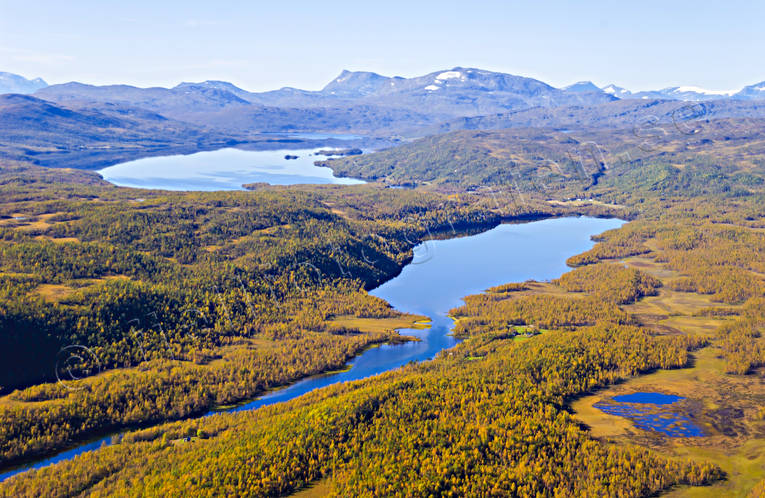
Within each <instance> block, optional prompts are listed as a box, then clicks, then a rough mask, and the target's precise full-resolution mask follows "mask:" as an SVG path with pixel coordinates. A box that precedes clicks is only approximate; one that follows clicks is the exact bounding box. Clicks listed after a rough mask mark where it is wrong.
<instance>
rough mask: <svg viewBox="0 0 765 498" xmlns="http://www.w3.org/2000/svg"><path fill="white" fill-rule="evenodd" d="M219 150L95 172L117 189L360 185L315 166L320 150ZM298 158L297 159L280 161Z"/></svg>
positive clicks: (351, 179) (149, 158) (319, 157)
mask: <svg viewBox="0 0 765 498" xmlns="http://www.w3.org/2000/svg"><path fill="white" fill-rule="evenodd" d="M328 148H331V147H322V148H320V149H308V150H305V149H303V150H259V151H252V150H242V149H232V148H229V149H219V150H214V151H207V152H197V153H195V154H187V155H175V156H158V157H146V158H143V159H137V160H135V161H129V162H126V163H121V164H117V165H114V166H109V167H108V168H104V169H102V170H100V171H99V173H100V174H101V176H103V177H104V179H105V180H107V181H109V182H111V183H113V184H115V185H120V186H122V187H135V188H149V189H163V190H208V191H212V190H242V184H246V183H258V182H263V183H269V184H271V185H295V184H299V183H339V184H344V185H351V184H357V183H364V182H363V181H362V180H356V179H353V178H337V177H335V176H334V175H333V174H332V170H331V169H329V168H322V167H319V166H315V165H314V164H313V163H314V161H320V160H324V159H326V157H325V156H321V155H316V152H318V151H319V150H322V149H324V150H326V149H328ZM285 156H297V159H285Z"/></svg>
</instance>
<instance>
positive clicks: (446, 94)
mask: <svg viewBox="0 0 765 498" xmlns="http://www.w3.org/2000/svg"><path fill="white" fill-rule="evenodd" d="M0 83H1V84H0V93H3V92H10V93H6V94H4V95H0V111H2V112H1V113H0V158H2V157H6V158H7V157H13V158H15V159H20V160H23V159H24V158H26V159H28V160H33V161H35V162H37V163H39V164H43V163H44V164H49V165H50V164H52V165H70V166H71V165H74V166H76V167H82V166H81V165H84V164H88V161H90V160H91V158H92V157H94V155H95V154H96V153H98V154H100V156H99V157H103V154H104V151H111V152H109V153H110V154H112V155H113V156H114V158H115V159H116V158H117V156H119V157H122V156H123V155H129V154H130V151H129V150H128V149H127V148H126V147H125V144H126V143H133V144H136V147H135V150H136V153H140V154H144V153H156V151H157V150H159V149H160V148H161V147H164V146H167V147H171V146H172V147H176V148H178V147H180V148H187V149H192V148H193V147H195V146H198V147H207V148H209V147H213V146H214V144H221V143H240V144H241V143H243V142H248V141H255V142H258V141H260V142H259V143H261V144H262V143H264V142H263V140H265V139H266V138H268V137H267V136H265V135H263V134H269V133H282V134H283V133H289V132H302V133H306V132H308V133H345V134H354V135H363V136H366V137H379V138H380V139H381V140H380V141H378V142H375V143H377V144H381V143H388V144H390V143H394V142H395V141H398V140H401V139H409V138H415V137H421V136H425V135H430V134H435V133H444V132H449V131H454V130H460V129H499V128H520V127H545V128H552V129H556V130H566V129H569V128H575V127H626V126H634V125H635V123H636V122H640V121H641V120H657V121H663V122H671V121H675V122H677V121H684V120H689V119H721V118H765V83H758V84H755V85H751V86H748V87H746V88H744V89H742V90H741V91H738V92H712V91H707V90H703V89H700V88H695V87H673V88H666V89H663V90H657V91H651V92H636V93H632V92H630V91H629V90H626V89H624V88H621V87H618V86H615V85H608V86H606V87H603V88H599V87H598V86H597V85H595V84H593V83H592V82H589V81H583V82H578V83H574V84H573V85H569V86H566V87H564V88H555V87H553V86H551V85H548V84H546V83H544V82H542V81H539V80H536V79H533V78H526V77H523V76H515V75H511V74H504V73H497V72H491V71H485V70H481V69H475V68H462V67H456V68H452V69H449V70H445V71H436V72H433V73H430V74H426V75H424V76H419V77H414V78H402V77H387V76H382V75H379V74H376V73H372V72H362V71H343V72H342V73H341V74H340V75H339V76H338V77H337V78H335V79H334V80H332V81H331V82H329V83H328V84H327V85H326V86H325V87H324V88H323V89H321V90H318V91H308V90H301V89H297V88H282V89H279V90H273V91H268V92H249V91H247V90H244V89H242V88H239V87H237V86H235V85H233V84H231V83H228V82H225V81H204V82H201V83H181V84H179V85H177V86H175V87H173V88H159V87H154V88H138V87H134V86H129V85H106V86H94V85H87V84H83V83H78V82H71V83H65V84H57V85H50V86H48V85H47V84H46V83H45V82H44V81H42V80H40V79H37V80H27V79H25V78H23V77H20V76H17V75H12V74H9V73H0ZM19 93H26V94H30V93H31V95H27V96H23V97H22V96H21V95H15V94H19ZM682 101H691V102H693V103H692V104H690V105H687V106H686V105H684V104H682V103H680V104H679V103H678V102H682ZM264 137H265V138H264ZM270 139H271V140H273V138H272V137H271V138H270ZM378 146H379V145H378ZM51 147H52V148H55V150H56V152H55V154H53V153H48V152H46V153H45V154H47V155H46V156H45V157H43V155H42V154H41V153H39V152H36V150H39V149H40V148H47V149H46V150H52V149H51ZM117 150H119V151H120V152H119V154H116V153H114V152H113V151H117ZM147 151H148V152H147ZM67 158H68V159H67ZM99 162H100V161H99Z"/></svg>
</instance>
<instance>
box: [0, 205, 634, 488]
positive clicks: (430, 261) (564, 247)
mask: <svg viewBox="0 0 765 498" xmlns="http://www.w3.org/2000/svg"><path fill="white" fill-rule="evenodd" d="M623 223H624V222H623V221H622V220H617V219H600V218H587V217H571V218H554V219H546V220H542V221H534V222H529V223H522V224H506V225H500V226H498V227H496V228H494V229H492V230H488V231H486V232H483V233H480V234H477V235H472V236H467V237H458V238H454V239H448V240H433V241H427V242H424V243H422V244H420V245H419V246H417V247H416V248H415V249H414V259H413V260H412V262H411V263H410V264H408V265H407V266H406V267H404V269H403V270H402V272H401V273H400V274H399V275H398V276H397V277H395V278H393V279H391V280H389V281H388V282H386V283H384V284H382V285H381V286H379V287H378V288H376V289H375V290H373V291H372V292H371V294H373V295H375V296H378V297H380V298H382V299H385V300H386V301H388V302H389V303H391V305H393V306H394V307H395V308H396V309H398V310H401V311H405V312H409V313H414V314H418V315H426V316H428V317H430V318H431V320H432V323H431V327H430V328H428V329H423V330H409V329H407V330H402V332H403V333H405V334H407V335H414V336H417V337H418V338H419V339H420V341H419V342H409V343H405V344H398V345H383V346H380V347H376V348H372V349H369V350H367V351H365V352H364V353H363V354H361V355H359V356H358V357H356V358H355V359H354V360H353V361H351V362H350V363H349V368H348V369H347V370H344V371H342V372H337V373H332V374H328V375H321V376H316V377H310V378H307V379H304V380H302V381H299V382H296V383H294V384H292V385H290V386H288V387H285V388H283V389H279V390H276V391H272V392H270V393H268V394H266V395H264V396H261V397H260V398H258V399H256V400H254V401H251V402H249V403H246V404H242V405H239V406H236V407H234V408H230V409H227V410H225V411H243V410H253V409H256V408H259V407H261V406H266V405H270V404H274V403H279V402H283V401H288V400H290V399H293V398H296V397H298V396H300V395H302V394H305V393H307V392H309V391H313V390H314V389H319V388H321V387H325V386H328V385H331V384H335V383H338V382H346V381H351V380H358V379H363V378H366V377H370V376H372V375H376V374H379V373H382V372H386V371H388V370H392V369H394V368H398V367H400V366H402V365H404V364H406V363H408V362H410V361H424V360H428V359H431V358H433V357H434V356H435V355H436V354H437V353H438V352H439V351H441V350H443V349H446V348H450V347H452V346H454V345H455V344H456V343H457V341H456V340H455V339H454V338H453V337H452V336H451V335H449V333H450V331H451V328H452V321H451V319H450V318H449V317H448V315H447V313H448V312H449V310H450V309H452V308H454V307H456V306H459V305H460V304H461V302H462V301H461V297H463V296H466V295H469V294H475V293H478V292H481V291H483V290H485V289H487V288H488V287H492V286H495V285H499V284H503V283H507V282H522V281H525V280H531V279H533V280H540V281H543V280H550V279H554V278H557V277H559V276H560V275H561V274H563V273H565V272H566V269H567V268H566V264H565V261H566V259H567V258H569V257H570V256H573V255H575V254H578V253H580V252H584V251H586V250H588V249H589V248H590V247H592V245H593V242H592V240H591V239H590V237H591V236H592V235H595V234H598V233H601V232H603V231H605V230H609V229H612V228H617V227H619V226H621V225H622V224H623ZM214 413H218V412H216V411H211V412H209V413H207V414H206V415H212V414H214ZM112 437H113V436H111V435H110V436H107V437H105V438H101V439H98V440H96V441H92V442H89V443H87V444H83V445H81V446H78V447H76V448H73V449H71V450H68V451H64V452H62V453H59V454H58V455H56V456H53V457H50V458H47V459H45V460H42V461H39V462H35V463H32V464H28V465H25V466H22V467H19V468H17V469H14V470H11V471H9V472H6V473H4V474H0V481H2V480H4V479H7V478H8V477H10V476H12V475H15V474H18V473H20V472H23V471H25V470H28V469H32V468H41V467H45V466H48V465H51V464H53V463H56V462H60V461H63V460H68V459H71V458H73V457H75V456H76V455H78V454H80V453H83V452H86V451H90V450H94V449H97V448H99V447H101V446H103V445H108V444H110V442H111V440H112Z"/></svg>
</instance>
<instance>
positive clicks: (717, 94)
mask: <svg viewBox="0 0 765 498" xmlns="http://www.w3.org/2000/svg"><path fill="white" fill-rule="evenodd" d="M602 90H603V91H604V92H606V93H608V94H609V95H613V96H614V97H617V98H619V99H670V100H689V101H696V102H700V101H705V100H721V99H732V100H759V99H765V81H763V82H761V83H755V84H754V85H750V86H747V87H744V88H743V89H741V90H740V91H738V92H736V91H735V90H731V91H720V90H705V89H704V88H699V87H696V86H673V87H669V88H664V89H662V90H649V91H644V92H634V93H633V92H631V91H629V90H626V89H624V88H622V87H619V86H616V85H608V86H604V87H603V88H602Z"/></svg>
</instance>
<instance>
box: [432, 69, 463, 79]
mask: <svg viewBox="0 0 765 498" xmlns="http://www.w3.org/2000/svg"><path fill="white" fill-rule="evenodd" d="M457 78H459V79H465V75H463V74H462V73H461V72H459V71H444V72H443V73H441V74H439V75H438V76H436V79H437V80H441V81H443V80H453V79H457Z"/></svg>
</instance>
